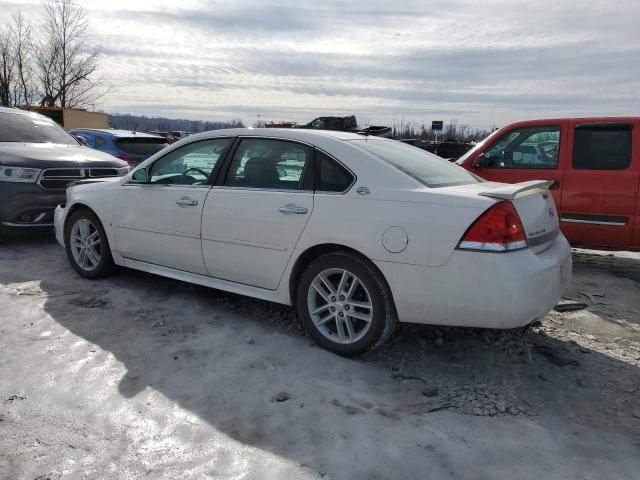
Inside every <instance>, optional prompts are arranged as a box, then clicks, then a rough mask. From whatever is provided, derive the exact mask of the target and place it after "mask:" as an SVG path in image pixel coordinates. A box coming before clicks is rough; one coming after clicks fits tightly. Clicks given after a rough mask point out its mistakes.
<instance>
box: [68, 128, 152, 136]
mask: <svg viewBox="0 0 640 480" xmlns="http://www.w3.org/2000/svg"><path fill="white" fill-rule="evenodd" d="M70 131H71V132H95V133H106V134H107V135H111V136H114V137H150V138H162V137H161V136H160V135H155V134H152V133H145V132H136V131H133V130H116V129H112V128H72V129H71V130H70Z"/></svg>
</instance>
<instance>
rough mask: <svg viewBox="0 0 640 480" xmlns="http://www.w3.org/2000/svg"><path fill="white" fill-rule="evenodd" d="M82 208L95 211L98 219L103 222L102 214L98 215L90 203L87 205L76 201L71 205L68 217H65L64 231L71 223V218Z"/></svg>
mask: <svg viewBox="0 0 640 480" xmlns="http://www.w3.org/2000/svg"><path fill="white" fill-rule="evenodd" d="M80 210H89V211H90V212H91V213H93V214H94V215H95V216H96V217H97V218H98V220H100V222H102V219H101V218H100V216H99V215H98V213H97V212H96V211H95V210H94V209H93V208H91V207H90V206H89V205H86V204H84V203H80V202H78V203H74V204H73V205H71V206H70V207H69V211H68V212H67V215H66V217H65V218H64V231H66V230H67V224H68V223H69V219H70V218H71V217H72V216H73V214H74V213H76V212H78V211H80ZM103 228H104V225H103Z"/></svg>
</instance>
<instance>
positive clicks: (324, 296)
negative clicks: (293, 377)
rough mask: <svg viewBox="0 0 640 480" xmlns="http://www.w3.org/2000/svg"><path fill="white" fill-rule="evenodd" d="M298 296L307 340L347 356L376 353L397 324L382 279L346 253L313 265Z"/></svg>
mask: <svg viewBox="0 0 640 480" xmlns="http://www.w3.org/2000/svg"><path fill="white" fill-rule="evenodd" d="M296 298H297V302H296V303H297V307H298V315H299V316H300V319H301V321H302V324H303V326H304V328H305V330H306V331H307V333H308V334H309V335H310V336H311V338H313V339H314V340H315V341H316V342H317V343H318V344H319V345H320V346H322V347H324V348H326V349H327V350H330V351H332V352H334V353H337V354H338V355H342V356H345V357H353V356H358V355H364V354H366V353H368V352H370V351H372V350H375V349H376V348H378V347H379V346H380V345H382V344H383V343H384V342H385V341H387V340H388V339H389V337H391V335H392V334H393V332H394V330H395V328H396V326H397V323H398V319H397V316H396V313H395V309H394V307H393V300H392V298H391V292H390V291H389V288H388V286H387V284H386V282H385V281H384V278H382V275H380V273H379V272H378V271H377V270H376V269H375V267H374V266H373V265H371V264H370V263H369V262H368V261H367V260H365V259H362V258H360V257H358V256H356V255H353V254H351V253H349V252H334V253H329V254H326V255H323V256H321V257H319V258H317V259H316V260H314V261H313V262H311V263H310V264H309V266H308V267H307V268H306V270H305V271H304V273H303V274H302V277H301V278H300V282H299V285H298V291H297V295H296Z"/></svg>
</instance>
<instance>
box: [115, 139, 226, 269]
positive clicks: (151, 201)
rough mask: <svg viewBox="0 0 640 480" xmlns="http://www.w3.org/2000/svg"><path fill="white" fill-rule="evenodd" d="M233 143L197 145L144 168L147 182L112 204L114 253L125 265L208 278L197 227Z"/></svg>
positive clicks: (131, 186) (124, 191)
mask: <svg viewBox="0 0 640 480" xmlns="http://www.w3.org/2000/svg"><path fill="white" fill-rule="evenodd" d="M230 143H231V139H228V138H221V139H210V140H204V141H201V142H195V143H191V144H188V145H185V146H184V147H181V148H179V149H177V150H173V151H171V152H169V153H168V154H167V155H165V156H163V157H161V158H159V159H158V160H156V161H155V162H154V163H153V164H152V165H151V166H148V167H147V168H146V172H147V174H146V177H147V179H148V181H146V182H144V183H135V179H136V178H138V177H139V176H138V175H137V173H138V172H134V175H133V180H134V182H131V183H129V184H126V185H123V187H122V190H121V192H120V194H119V195H118V196H117V198H116V202H115V210H114V230H115V236H116V243H117V245H118V251H119V252H120V253H121V254H122V255H123V256H124V257H125V258H128V259H132V260H139V261H143V262H147V263H153V264H156V265H160V266H163V267H169V268H174V269H177V270H183V271H186V272H192V273H199V274H202V275H205V274H206V270H205V267H204V261H203V258H202V248H201V239H200V225H201V219H202V210H203V206H204V204H205V201H206V199H207V195H208V194H209V191H210V190H211V186H210V183H209V179H210V177H211V175H212V172H213V171H214V169H215V168H216V166H217V165H218V161H219V160H220V159H221V157H222V154H223V152H224V151H225V149H226V148H227V147H228V146H229V144H230Z"/></svg>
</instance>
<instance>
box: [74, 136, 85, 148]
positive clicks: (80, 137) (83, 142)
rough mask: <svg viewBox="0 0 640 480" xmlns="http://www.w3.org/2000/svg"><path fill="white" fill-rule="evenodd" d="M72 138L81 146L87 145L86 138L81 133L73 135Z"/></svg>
mask: <svg viewBox="0 0 640 480" xmlns="http://www.w3.org/2000/svg"><path fill="white" fill-rule="evenodd" d="M73 138H75V139H76V141H77V142H78V143H79V144H80V145H82V146H83V147H86V146H87V139H86V138H84V137H83V136H82V135H74V136H73Z"/></svg>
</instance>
